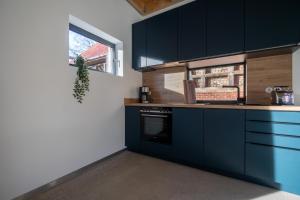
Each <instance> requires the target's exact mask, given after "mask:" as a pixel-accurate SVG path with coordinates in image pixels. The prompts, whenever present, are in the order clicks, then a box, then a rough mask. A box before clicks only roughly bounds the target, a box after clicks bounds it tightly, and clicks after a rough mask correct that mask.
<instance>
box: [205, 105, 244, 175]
mask: <svg viewBox="0 0 300 200" xmlns="http://www.w3.org/2000/svg"><path fill="white" fill-rule="evenodd" d="M244 148H245V111H244V110H225V109H224V110H222V109H207V110H205V111H204V155H205V156H204V157H205V165H206V166H207V167H208V168H212V169H215V170H220V171H223V172H228V173H232V174H236V175H243V174H244V158H245V157H244V152H245V151H244Z"/></svg>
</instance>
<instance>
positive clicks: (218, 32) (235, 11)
mask: <svg viewBox="0 0 300 200" xmlns="http://www.w3.org/2000/svg"><path fill="white" fill-rule="evenodd" d="M206 13H207V56H216V55H226V54H233V53H241V52H243V51H244V1H243V0H227V1H224V0H208V1H207V11H206Z"/></svg>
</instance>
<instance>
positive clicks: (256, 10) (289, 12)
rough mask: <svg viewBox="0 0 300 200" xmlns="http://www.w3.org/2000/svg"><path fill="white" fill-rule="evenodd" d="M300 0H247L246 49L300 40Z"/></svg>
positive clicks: (293, 43) (277, 45) (276, 45)
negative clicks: (299, 25)
mask: <svg viewBox="0 0 300 200" xmlns="http://www.w3.org/2000/svg"><path fill="white" fill-rule="evenodd" d="M299 6H300V3H299V1H298V0H286V1H268V0H246V5H245V8H246V50H247V51H251V50H257V49H265V48H272V47H280V46H285V45H295V44H297V43H298V42H299V27H298V24H299Z"/></svg>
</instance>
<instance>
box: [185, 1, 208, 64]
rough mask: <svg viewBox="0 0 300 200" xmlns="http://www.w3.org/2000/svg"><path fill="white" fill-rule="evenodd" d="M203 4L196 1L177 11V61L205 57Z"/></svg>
mask: <svg viewBox="0 0 300 200" xmlns="http://www.w3.org/2000/svg"><path fill="white" fill-rule="evenodd" d="M205 34H206V22H205V3H204V0H198V1H195V2H192V3H189V4H187V5H184V6H182V7H181V8H180V10H179V60H189V59H195V58H201V57H204V56H206V52H205V51H206V37H205Z"/></svg>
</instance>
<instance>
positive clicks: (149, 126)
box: [140, 107, 172, 144]
mask: <svg viewBox="0 0 300 200" xmlns="http://www.w3.org/2000/svg"><path fill="white" fill-rule="evenodd" d="M140 117H141V139H142V140H143V141H147V142H154V143H160V144H171V143H172V109H171V108H163V107H144V108H141V109H140Z"/></svg>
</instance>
